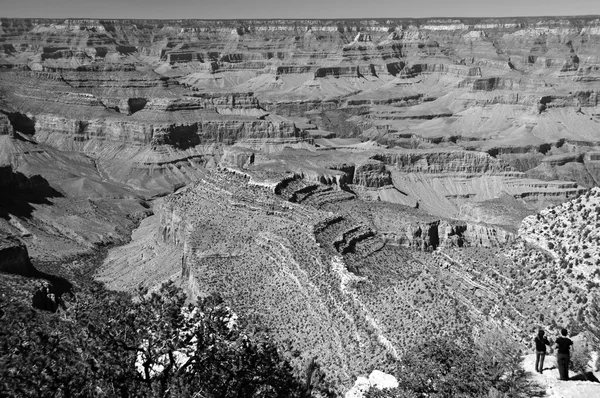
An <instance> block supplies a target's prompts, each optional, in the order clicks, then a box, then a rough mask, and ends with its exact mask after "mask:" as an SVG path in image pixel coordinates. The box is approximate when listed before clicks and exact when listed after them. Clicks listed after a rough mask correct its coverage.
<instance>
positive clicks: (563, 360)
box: [556, 329, 573, 380]
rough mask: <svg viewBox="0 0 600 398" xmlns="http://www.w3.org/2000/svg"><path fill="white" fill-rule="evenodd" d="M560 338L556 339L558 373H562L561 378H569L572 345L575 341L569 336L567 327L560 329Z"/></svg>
mask: <svg viewBox="0 0 600 398" xmlns="http://www.w3.org/2000/svg"><path fill="white" fill-rule="evenodd" d="M560 334H561V335H562V336H560V337H559V338H557V339H556V347H557V348H558V353H557V354H556V364H557V365H558V373H559V374H560V379H561V380H569V362H570V360H571V351H570V350H571V346H572V345H573V341H571V339H570V338H568V337H567V329H562V330H561V331H560Z"/></svg>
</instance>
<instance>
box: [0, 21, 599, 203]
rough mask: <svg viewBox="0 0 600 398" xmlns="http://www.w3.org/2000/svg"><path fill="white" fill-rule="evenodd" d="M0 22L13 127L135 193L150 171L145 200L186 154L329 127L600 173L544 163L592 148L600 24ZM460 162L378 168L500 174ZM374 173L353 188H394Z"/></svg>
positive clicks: (203, 159)
mask: <svg viewBox="0 0 600 398" xmlns="http://www.w3.org/2000/svg"><path fill="white" fill-rule="evenodd" d="M0 22H1V25H0V39H1V40H2V42H3V46H2V49H1V51H0V69H1V72H0V88H1V90H2V91H1V94H2V95H1V96H0V98H1V99H2V109H3V110H4V112H5V113H6V114H7V115H9V117H10V118H11V121H12V124H13V125H14V127H15V129H16V130H17V131H21V132H23V133H26V134H30V135H31V134H34V135H35V137H36V139H37V140H39V141H42V142H45V143H48V144H50V145H54V146H56V147H58V148H60V149H63V150H78V151H83V152H85V153H86V154H88V155H89V156H92V157H94V158H95V159H97V160H98V164H99V166H100V167H101V168H103V169H104V171H105V172H106V173H107V174H108V175H109V176H111V178H114V179H116V180H119V181H123V182H126V181H130V184H131V185H132V186H134V187H136V188H137V189H140V188H142V187H146V188H145V189H149V188H148V184H147V183H146V182H144V181H146V180H149V179H152V178H153V177H152V174H151V173H150V172H148V171H140V170H144V167H146V166H147V167H149V168H150V169H152V170H158V172H159V174H160V175H161V178H162V182H161V183H159V184H156V190H152V192H157V190H158V189H159V188H158V187H161V188H160V189H162V190H165V189H166V190H169V189H173V188H174V187H177V186H180V185H181V184H182V183H187V182H189V181H190V178H187V177H186V175H189V176H196V175H197V172H196V170H195V169H196V168H197V166H195V165H190V166H185V165H183V163H185V160H186V159H195V160H196V162H197V163H198V164H200V165H202V166H203V167H204V166H206V165H207V164H208V165H213V164H216V163H218V162H219V159H220V157H221V156H222V155H223V149H222V147H221V146H222V145H232V144H237V143H245V144H244V145H246V146H251V147H253V148H260V150H263V151H267V152H273V151H274V150H281V149H282V148H284V147H286V146H288V147H290V146H291V147H296V148H307V145H311V144H312V138H311V137H312V135H311V133H310V132H311V131H318V130H319V129H320V130H326V131H330V132H331V133H332V134H333V135H334V136H335V135H337V136H338V137H357V138H360V139H361V140H366V139H371V140H375V141H377V142H379V143H381V144H385V145H392V146H394V145H396V146H401V147H405V148H430V147H436V146H437V147H441V148H445V147H447V146H448V145H458V146H459V147H461V148H462V149H466V150H468V151H471V150H476V151H483V152H488V153H489V154H491V155H492V156H502V158H503V159H504V160H505V161H506V162H508V164H510V165H511V166H512V165H519V166H520V167H517V169H518V170H519V171H521V172H526V171H528V170H530V169H534V168H536V167H538V166H541V165H548V167H549V169H548V170H545V171H543V172H537V171H536V172H532V174H531V176H536V178H542V179H551V178H552V177H554V176H559V178H563V177H564V178H568V179H574V180H575V181H576V182H578V183H580V184H582V185H586V186H589V185H590V184H594V182H595V181H598V180H600V177H598V170H597V168H595V167H588V165H587V164H586V165H585V167H583V166H581V162H579V165H576V164H575V165H572V164H569V165H566V169H567V170H564V169H565V167H564V166H565V165H555V164H551V163H543V161H542V159H541V157H540V156H538V155H540V154H543V155H544V156H554V155H562V154H565V153H570V152H576V153H578V154H581V155H582V157H580V158H577V159H584V158H585V157H584V156H583V155H584V154H586V153H587V152H589V151H590V150H593V148H594V146H595V145H596V144H597V142H598V140H597V132H598V129H599V123H598V121H597V116H596V115H597V114H599V113H600V112H598V111H597V106H598V91H599V90H600V66H599V65H600V58H599V57H600V54H599V53H598V48H599V44H600V18H597V17H568V18H501V19H452V20H450V19H439V20H426V19H380V20H352V21H347V20H268V21H267V20H249V21H203V20H178V21H170V20H161V21H152V20H131V21H127V20H44V19H29V20H18V19H2V20H1V21H0ZM280 115H281V116H280ZM282 116H284V117H282ZM565 144H566V145H565ZM163 147H168V148H169V149H164V148H163ZM140 148H143V149H140ZM146 149H148V150H149V151H150V152H148V150H146ZM442 152H443V150H442ZM524 153H530V154H532V156H531V159H532V160H531V161H529V162H528V163H527V166H526V167H524V165H525V163H523V162H522V161H521V160H520V159H521V158H520V155H522V154H524ZM453 156H455V152H452V151H450V152H448V153H445V154H444V153H440V154H439V155H437V157H438V159H437V160H436V159H433V158H432V156H431V155H429V156H428V160H427V161H424V160H423V157H419V156H416V157H415V155H411V157H410V158H406V156H404V157H403V155H398V156H394V155H386V157H385V160H384V159H383V158H382V159H380V160H382V161H383V162H384V163H386V165H390V164H391V163H393V164H399V165H402V166H403V167H404V168H406V169H408V168H410V169H411V170H414V171H415V172H419V173H420V172H423V171H424V172H432V171H435V168H436V167H437V166H436V164H440V163H442V162H443V163H445V164H446V165H449V164H453V165H452V166H450V167H451V168H453V169H454V170H456V171H465V170H469V169H472V170H478V171H481V170H489V171H495V170H498V169H499V168H500V169H502V168H504V167H505V166H504V165H501V166H496V165H493V164H492V163H493V162H490V161H489V159H486V158H483V157H481V155H479V154H476V155H473V156H472V157H471V158H470V159H464V158H465V157H464V156H462V155H461V157H462V158H463V159H462V160H460V161H454V160H452V157H453ZM141 158H143V159H144V160H141ZM442 158H445V159H442ZM131 159H135V161H134V163H135V164H138V165H140V164H141V165H144V166H143V167H141V168H140V167H137V166H135V167H133V169H134V170H137V171H135V172H134V173H136V176H135V177H133V178H131V177H132V176H128V175H127V173H125V175H123V173H118V172H115V171H114V170H111V167H110V165H119V166H118V167H119V168H120V169H126V170H130V169H132V167H131V163H132V162H131ZM425 162H427V164H426V165H425ZM465 162H466V163H465ZM481 162H483V163H481ZM570 163H578V160H575V161H574V162H570ZM181 167H183V169H181ZM369 167H373V166H369ZM378 167H380V166H378ZM133 169H132V170H133ZM176 169H181V170H182V173H181V175H179V176H178V175H177V174H178V173H177V171H176ZM572 169H577V170H579V169H581V171H570V170H572ZM584 169H585V170H584ZM140 173H141V174H140ZM367 174H370V175H371V176H368V175H367ZM367 174H365V173H361V172H359V173H358V174H357V177H356V178H357V181H356V183H357V184H359V185H363V186H367V187H371V188H372V187H375V186H379V187H380V186H382V185H388V183H389V182H390V181H389V178H387V177H385V174H386V172H384V173H383V174H381V173H377V176H375V174H373V173H372V172H367ZM361 175H362V176H361ZM194 178H195V177H194ZM140 179H141V180H142V181H140Z"/></svg>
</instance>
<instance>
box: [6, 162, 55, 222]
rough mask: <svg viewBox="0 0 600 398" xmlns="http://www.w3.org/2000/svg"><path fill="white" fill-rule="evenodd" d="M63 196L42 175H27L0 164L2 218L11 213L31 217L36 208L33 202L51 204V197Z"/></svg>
mask: <svg viewBox="0 0 600 398" xmlns="http://www.w3.org/2000/svg"><path fill="white" fill-rule="evenodd" d="M62 196H63V195H62V194H61V193H60V192H58V191H57V190H56V189H54V188H52V187H51V186H50V184H49V183H48V181H47V180H46V179H45V178H43V177H42V176H40V175H33V176H31V177H27V176H26V175H24V174H23V173H20V172H15V171H13V169H12V166H0V217H2V218H8V215H9V214H12V215H14V216H17V217H25V218H29V217H31V213H32V212H33V210H34V208H33V206H32V204H46V205H51V204H52V202H50V201H49V198H57V197H62Z"/></svg>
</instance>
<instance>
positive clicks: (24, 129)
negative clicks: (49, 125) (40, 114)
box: [2, 112, 35, 135]
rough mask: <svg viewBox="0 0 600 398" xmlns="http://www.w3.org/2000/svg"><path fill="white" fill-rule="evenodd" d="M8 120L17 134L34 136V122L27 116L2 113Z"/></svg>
mask: <svg viewBox="0 0 600 398" xmlns="http://www.w3.org/2000/svg"><path fill="white" fill-rule="evenodd" d="M2 113H4V114H5V115H6V116H7V117H8V120H10V124H12V126H13V128H14V129H15V130H16V131H18V132H19V133H23V134H26V135H34V134H35V121H33V119H31V118H30V117H29V116H27V115H25V114H23V113H19V112H2Z"/></svg>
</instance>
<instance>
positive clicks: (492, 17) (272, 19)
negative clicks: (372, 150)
mask: <svg viewBox="0 0 600 398" xmlns="http://www.w3.org/2000/svg"><path fill="white" fill-rule="evenodd" d="M593 17H596V18H600V14H579V15H517V16H479V17H459V16H448V17H446V16H443V17H442V16H430V17H345V18H344V17H341V18H337V17H332V18H311V17H305V18H286V17H281V18H279V17H271V18H137V17H136V18H106V17H104V18H98V17H32V16H27V17H0V20H5V19H38V20H56V19H64V20H88V21H92V20H111V21H277V20H288V21H305V20H314V21H348V20H352V21H363V20H394V19H396V20H402V19H413V20H427V19H458V20H467V19H511V18H512V19H515V18H567V19H573V18H593Z"/></svg>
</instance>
